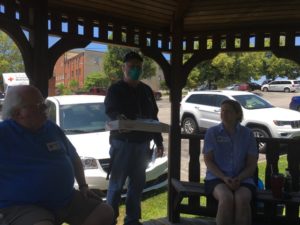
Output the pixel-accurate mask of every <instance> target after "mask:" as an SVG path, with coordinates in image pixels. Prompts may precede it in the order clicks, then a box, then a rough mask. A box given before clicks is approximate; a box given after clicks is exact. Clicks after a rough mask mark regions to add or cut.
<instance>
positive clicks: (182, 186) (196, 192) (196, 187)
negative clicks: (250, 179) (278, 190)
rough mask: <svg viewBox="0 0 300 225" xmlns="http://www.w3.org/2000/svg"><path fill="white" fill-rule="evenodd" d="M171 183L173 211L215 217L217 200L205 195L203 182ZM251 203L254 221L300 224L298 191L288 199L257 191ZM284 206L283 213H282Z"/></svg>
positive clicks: (177, 181) (173, 180)
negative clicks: (173, 192) (186, 200)
mask: <svg viewBox="0 0 300 225" xmlns="http://www.w3.org/2000/svg"><path fill="white" fill-rule="evenodd" d="M171 183H172V187H173V188H174V189H175V192H176V196H175V201H174V204H173V210H174V212H177V213H179V214H180V213H185V214H193V215H201V216H209V217H215V215H216V211H217V201H216V200H215V199H214V198H212V197H210V196H206V194H205V191H204V184H203V183H196V182H187V181H179V180H177V179H174V178H173V179H172V180H171ZM200 197H204V198H206V203H205V204H201V202H200ZM184 198H188V202H187V203H183V202H182V200H183V199H184ZM202 202H203V201H202ZM204 202H205V201H204ZM252 205H253V207H252V208H253V209H252V213H253V220H254V221H262V222H266V223H271V224H284V223H285V224H287V225H288V224H291V225H294V224H295V225H296V224H300V219H299V207H300V192H292V193H291V198H289V199H276V198H274V197H273V196H272V193H271V191H269V190H262V191H257V195H256V197H255V201H254V202H253V204H252ZM284 207H285V213H283V208H284Z"/></svg>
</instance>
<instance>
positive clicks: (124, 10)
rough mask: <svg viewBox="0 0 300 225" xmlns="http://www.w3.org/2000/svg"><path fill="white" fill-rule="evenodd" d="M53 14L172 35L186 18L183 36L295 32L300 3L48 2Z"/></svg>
mask: <svg viewBox="0 0 300 225" xmlns="http://www.w3.org/2000/svg"><path fill="white" fill-rule="evenodd" d="M48 6H49V11H50V12H51V11H52V12H56V13H57V12H60V13H64V12H65V13H67V14H69V15H70V14H73V15H76V16H83V17H85V18H87V17H89V18H91V19H95V20H101V19H105V20H111V21H112V22H114V23H115V22H118V23H119V24H124V25H128V24H131V25H136V26H139V27H143V28H144V29H149V30H150V31H153V30H154V31H158V32H169V31H170V30H171V29H170V28H171V24H172V21H173V20H174V18H175V20H180V18H182V19H183V27H184V28H183V33H184V34H185V35H188V34H189V33H192V34H193V35H195V34H197V33H214V32H222V31H227V32H228V31H230V30H232V31H243V30H249V31H251V30H255V31H257V30H259V29H262V30H265V29H275V30H276V29H278V28H281V29H282V28H284V29H292V30H295V28H296V27H298V26H299V22H300V13H299V11H300V1H299V0H289V1H286V0H151V1H149V0H109V1H108V0H84V1H82V0H48Z"/></svg>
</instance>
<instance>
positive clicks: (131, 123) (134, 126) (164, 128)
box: [105, 119, 170, 133]
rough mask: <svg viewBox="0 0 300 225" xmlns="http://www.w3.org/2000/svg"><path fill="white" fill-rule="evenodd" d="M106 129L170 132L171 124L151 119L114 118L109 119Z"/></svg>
mask: <svg viewBox="0 0 300 225" xmlns="http://www.w3.org/2000/svg"><path fill="white" fill-rule="evenodd" d="M105 129H106V130H136V131H148V132H159V133H160V132H162V133H168V132H169V130H170V126H169V125H168V124H166V123H161V122H159V121H157V120H151V119H137V120H113V121H108V122H107V123H106V126H105Z"/></svg>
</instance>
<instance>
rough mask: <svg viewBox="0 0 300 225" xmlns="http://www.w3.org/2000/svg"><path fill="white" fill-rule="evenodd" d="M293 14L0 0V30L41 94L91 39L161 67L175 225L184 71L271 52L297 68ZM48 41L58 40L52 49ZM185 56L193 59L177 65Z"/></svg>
mask: <svg viewBox="0 0 300 225" xmlns="http://www.w3.org/2000/svg"><path fill="white" fill-rule="evenodd" d="M299 12H300V1H299V0H289V1H286V0H151V1H149V0H110V1H108V0H85V1H82V0H0V29H2V30H4V31H5V32H6V33H7V34H9V36H10V37H11V38H12V39H13V40H14V41H15V42H16V43H17V45H18V47H19V49H20V51H21V53H22V56H23V60H24V65H25V72H26V73H27V75H28V76H29V79H30V82H31V84H33V85H35V86H37V87H38V88H39V89H40V90H41V91H42V93H43V94H44V95H45V96H47V93H48V91H47V90H48V80H49V78H51V77H52V73H53V67H54V64H55V62H56V60H57V59H58V58H59V56H60V55H62V54H63V53H64V52H66V51H68V50H71V49H73V48H82V47H85V46H86V45H88V44H89V43H90V42H92V41H94V42H101V43H106V44H116V45H124V46H129V47H136V48H139V49H140V50H141V51H142V52H143V54H144V55H146V56H148V57H150V58H152V59H153V60H155V61H156V62H157V63H158V64H159V65H160V67H161V68H162V70H163V73H164V76H165V80H166V83H167V85H168V87H169V89H170V99H171V115H170V117H171V131H170V134H169V150H168V151H169V152H168V155H169V197H168V204H169V210H168V214H169V215H168V216H169V219H170V220H172V221H176V215H173V210H171V209H172V205H173V202H174V188H173V187H172V185H171V178H175V179H179V180H180V150H181V149H180V148H181V147H180V146H181V145H180V142H181V131H180V126H179V103H180V100H181V97H182V89H183V87H184V86H185V83H186V80H187V76H188V74H189V72H190V71H191V69H192V68H193V67H194V66H195V65H197V64H198V63H200V62H201V61H204V60H208V59H212V58H214V57H215V56H216V55H217V54H218V53H220V52H228V51H230V52H232V51H265V50H270V51H272V52H273V53H274V54H275V55H277V56H278V57H284V58H288V59H292V60H294V61H296V62H300V46H298V45H296V39H298V38H300V13H299ZM62 24H64V27H67V29H65V28H64V29H62ZM23 30H25V31H27V34H28V35H26V34H25V33H24V32H23ZM48 35H56V36H58V37H60V40H59V41H58V42H56V43H55V44H54V45H53V46H51V47H50V48H49V47H48ZM250 39H251V40H252V43H251V44H250ZM164 52H166V53H169V54H170V56H171V58H170V62H168V61H167V60H166V59H165V58H164V56H163V54H162V53H164ZM185 53H191V54H192V57H191V58H190V59H189V60H188V61H187V62H185V63H183V54H185Z"/></svg>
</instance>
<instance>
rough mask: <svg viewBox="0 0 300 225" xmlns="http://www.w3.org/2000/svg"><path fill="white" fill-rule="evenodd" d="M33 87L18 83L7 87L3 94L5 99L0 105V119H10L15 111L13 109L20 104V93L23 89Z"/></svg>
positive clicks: (21, 102) (21, 100)
mask: <svg viewBox="0 0 300 225" xmlns="http://www.w3.org/2000/svg"><path fill="white" fill-rule="evenodd" d="M29 88H34V89H35V87H34V86H30V85H18V86H13V87H11V88H9V90H8V91H7V93H6V94H5V99H4V102H3V106H2V119H3V120H6V119H11V118H12V117H13V115H14V113H15V110H16V109H17V108H19V107H21V106H22V104H23V98H22V93H23V91H24V90H26V89H29Z"/></svg>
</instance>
